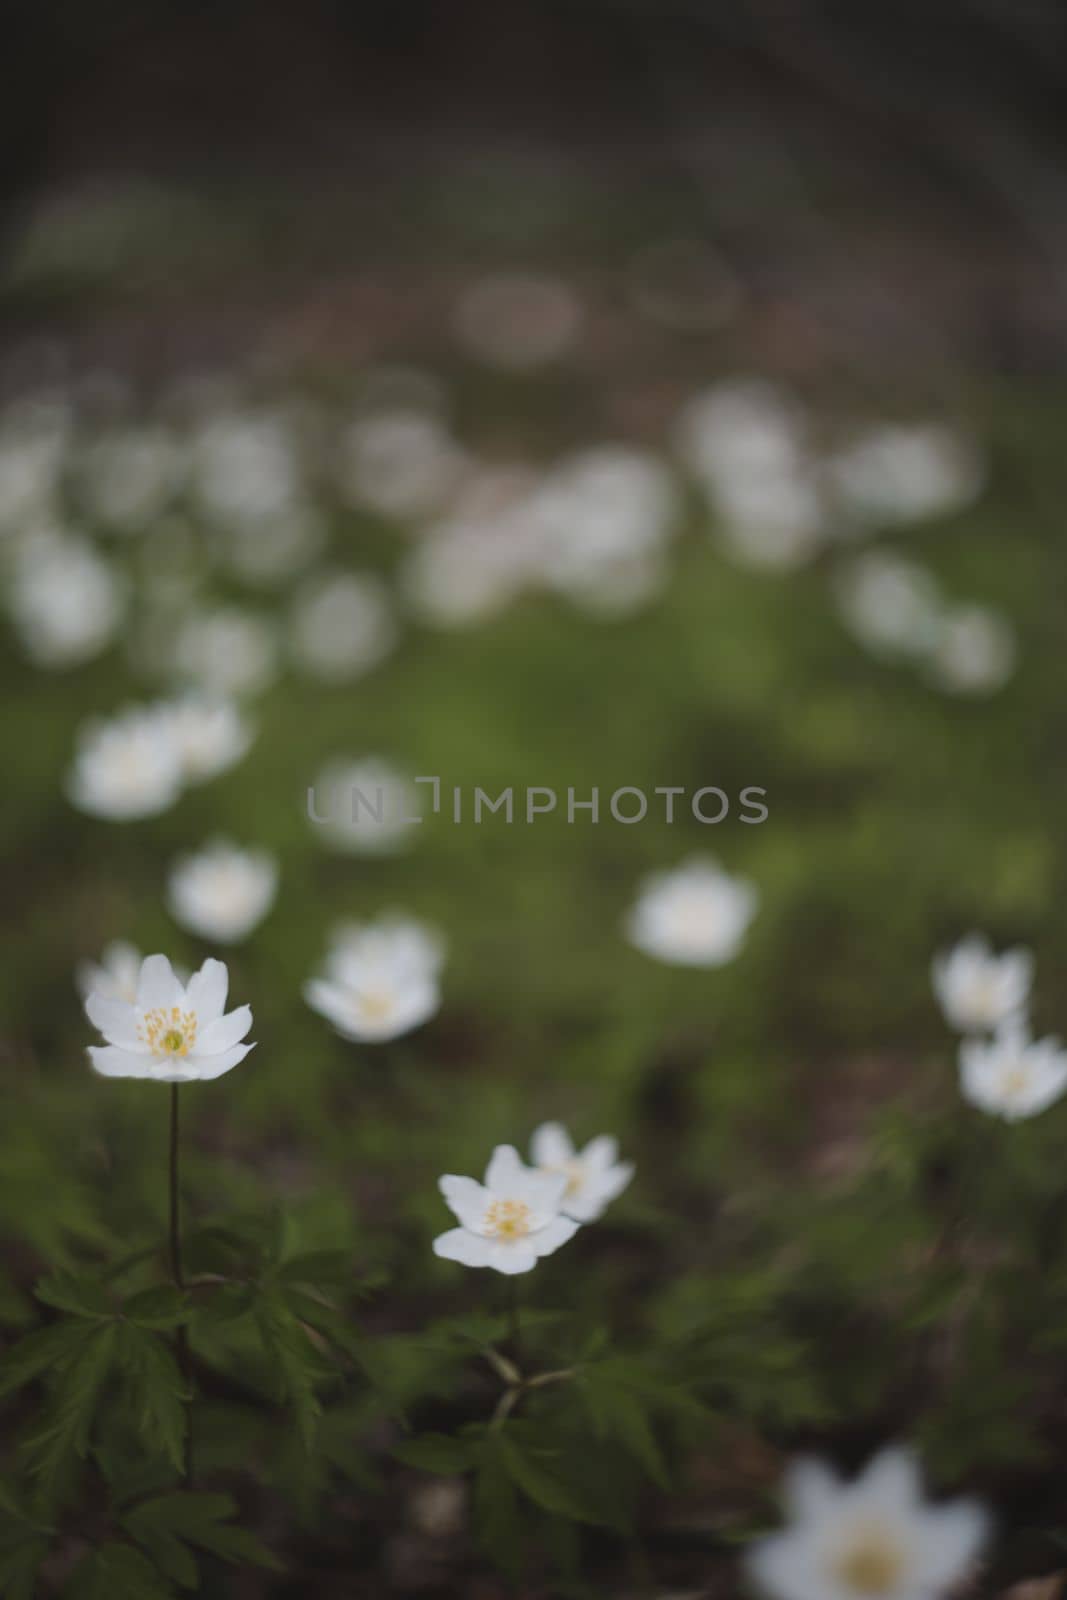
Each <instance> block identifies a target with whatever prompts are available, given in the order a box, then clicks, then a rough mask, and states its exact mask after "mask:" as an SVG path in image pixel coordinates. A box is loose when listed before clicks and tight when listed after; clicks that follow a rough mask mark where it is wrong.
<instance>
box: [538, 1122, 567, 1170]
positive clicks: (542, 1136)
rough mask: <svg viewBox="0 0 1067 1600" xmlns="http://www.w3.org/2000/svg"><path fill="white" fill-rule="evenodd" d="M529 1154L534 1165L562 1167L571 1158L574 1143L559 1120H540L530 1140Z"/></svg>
mask: <svg viewBox="0 0 1067 1600" xmlns="http://www.w3.org/2000/svg"><path fill="white" fill-rule="evenodd" d="M530 1155H531V1157H532V1159H533V1163H534V1166H536V1167H562V1166H565V1165H566V1163H567V1162H568V1161H571V1160H573V1157H574V1145H573V1144H572V1143H571V1138H570V1135H569V1133H568V1132H567V1130H566V1128H565V1127H563V1125H562V1123H559V1122H542V1124H541V1126H540V1127H539V1128H535V1129H534V1132H533V1137H532V1138H531V1140H530Z"/></svg>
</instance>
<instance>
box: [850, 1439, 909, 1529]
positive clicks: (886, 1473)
mask: <svg viewBox="0 0 1067 1600" xmlns="http://www.w3.org/2000/svg"><path fill="white" fill-rule="evenodd" d="M855 1490H856V1491H857V1492H858V1493H859V1494H861V1495H862V1497H863V1499H864V1500H865V1501H866V1502H868V1503H871V1504H875V1505H877V1506H878V1508H879V1509H880V1510H882V1511H885V1512H887V1513H888V1514H890V1515H894V1516H895V1515H903V1516H908V1515H910V1514H911V1513H912V1512H913V1511H914V1510H915V1509H916V1507H917V1506H918V1505H920V1504H921V1501H922V1479H921V1477H920V1475H919V1463H918V1461H917V1460H916V1458H915V1456H914V1455H913V1453H912V1452H911V1451H910V1450H904V1449H901V1448H894V1449H890V1450H883V1451H881V1452H880V1454H879V1455H876V1456H875V1458H874V1460H873V1461H872V1462H871V1463H870V1465H869V1466H868V1467H867V1468H866V1469H865V1470H864V1472H863V1473H862V1474H861V1475H860V1477H859V1478H858V1479H857V1480H856V1484H855Z"/></svg>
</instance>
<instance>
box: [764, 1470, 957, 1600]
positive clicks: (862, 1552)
mask: <svg viewBox="0 0 1067 1600" xmlns="http://www.w3.org/2000/svg"><path fill="white" fill-rule="evenodd" d="M784 1492H785V1502H786V1510H787V1512H788V1516H789V1526H788V1527H787V1529H786V1530H785V1532H783V1533H777V1534H773V1535H772V1536H771V1537H770V1538H766V1539H760V1540H758V1541H757V1542H756V1543H755V1544H754V1545H753V1546H752V1548H751V1550H750V1551H749V1553H748V1558H747V1562H746V1565H747V1567H748V1571H749V1574H750V1576H751V1578H752V1579H753V1581H754V1583H755V1584H756V1586H757V1588H758V1589H759V1590H760V1591H761V1592H762V1593H764V1594H766V1595H768V1596H772V1597H774V1600H874V1597H877V1600H937V1597H938V1596H941V1595H944V1594H946V1593H947V1592H948V1591H949V1590H950V1589H954V1588H955V1587H956V1585H958V1584H959V1583H961V1582H962V1581H963V1580H964V1579H965V1578H966V1577H967V1576H968V1574H969V1573H970V1571H971V1569H972V1568H973V1566H974V1563H975V1561H976V1560H977V1558H978V1556H979V1554H980V1552H981V1549H982V1546H983V1545H984V1543H985V1541H986V1538H987V1535H988V1529H989V1519H988V1516H987V1514H986V1512H985V1510H984V1509H983V1507H982V1506H981V1505H979V1504H978V1503H977V1502H975V1501H970V1500H954V1501H951V1502H949V1503H948V1504H947V1505H944V1506H932V1505H930V1504H928V1503H927V1502H926V1501H925V1500H924V1499H923V1489H922V1480H921V1477H920V1474H919V1468H918V1465H917V1463H916V1461H915V1458H914V1457H913V1456H912V1455H911V1453H910V1452H909V1451H906V1450H899V1449H894V1450H883V1451H882V1452H881V1454H880V1455H877V1456H875V1458H874V1460H873V1461H871V1462H870V1463H869V1465H868V1466H867V1467H866V1469H865V1470H864V1471H863V1473H861V1475H860V1476H859V1477H858V1478H856V1479H854V1480H853V1481H852V1482H851V1483H842V1482H841V1481H840V1479H839V1478H837V1477H836V1476H835V1474H834V1473H833V1472H831V1470H830V1469H829V1468H828V1467H826V1466H824V1465H823V1464H822V1463H821V1462H819V1461H798V1462H796V1463H795V1464H794V1465H793V1466H792V1467H791V1468H790V1470H789V1472H788V1474H787V1476H786V1479H785V1484H784Z"/></svg>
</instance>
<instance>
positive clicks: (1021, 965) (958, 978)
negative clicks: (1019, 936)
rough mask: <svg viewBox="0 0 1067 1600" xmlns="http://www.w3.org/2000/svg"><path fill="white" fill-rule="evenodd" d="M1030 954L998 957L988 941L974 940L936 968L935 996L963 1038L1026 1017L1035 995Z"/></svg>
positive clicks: (953, 951) (939, 958) (949, 954)
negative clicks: (1008, 1020)
mask: <svg viewBox="0 0 1067 1600" xmlns="http://www.w3.org/2000/svg"><path fill="white" fill-rule="evenodd" d="M1033 966H1034V961H1033V956H1032V955H1031V954H1030V951H1029V950H1021V949H1020V950H1005V951H1003V953H1002V954H1001V955H999V956H998V955H996V954H994V951H993V948H992V946H991V945H990V943H989V941H988V939H984V938H983V937H982V935H981V934H977V933H974V934H971V935H970V937H969V938H966V939H961V940H960V942H959V943H958V944H956V945H954V946H953V947H952V949H951V950H949V951H948V952H947V953H946V954H942V955H939V956H936V957H935V958H934V964H933V984H934V993H935V994H936V996H937V999H938V1002H939V1004H940V1006H941V1010H942V1011H943V1012H944V1015H945V1020H946V1021H947V1022H948V1023H949V1025H950V1026H951V1027H953V1028H958V1029H959V1031H960V1032H961V1033H988V1032H989V1031H990V1030H991V1029H993V1028H996V1027H998V1026H999V1025H1000V1023H1002V1022H1004V1021H1006V1020H1007V1018H1008V1017H1011V1016H1014V1015H1016V1014H1018V1013H1019V1012H1021V1011H1022V1010H1023V1009H1024V1007H1025V1006H1026V1002H1027V1000H1028V998H1029V995H1030V980H1031V977H1032V975H1033Z"/></svg>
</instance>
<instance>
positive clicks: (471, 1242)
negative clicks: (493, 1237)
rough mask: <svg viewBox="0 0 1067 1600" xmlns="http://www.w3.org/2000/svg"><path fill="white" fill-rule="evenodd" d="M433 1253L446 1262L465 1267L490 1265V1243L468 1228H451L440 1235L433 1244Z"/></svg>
mask: <svg viewBox="0 0 1067 1600" xmlns="http://www.w3.org/2000/svg"><path fill="white" fill-rule="evenodd" d="M433 1253H434V1255H435V1256H440V1257H441V1258H442V1260H444V1261H459V1262H460V1263H461V1264H462V1265H463V1266H465V1267H487V1266H488V1265H489V1241H488V1239H482V1238H480V1237H479V1236H478V1235H477V1234H475V1233H468V1231H467V1229H466V1228H450V1229H449V1231H448V1232H447V1233H440V1234H438V1236H437V1238H436V1239H435V1240H434V1242H433Z"/></svg>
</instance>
